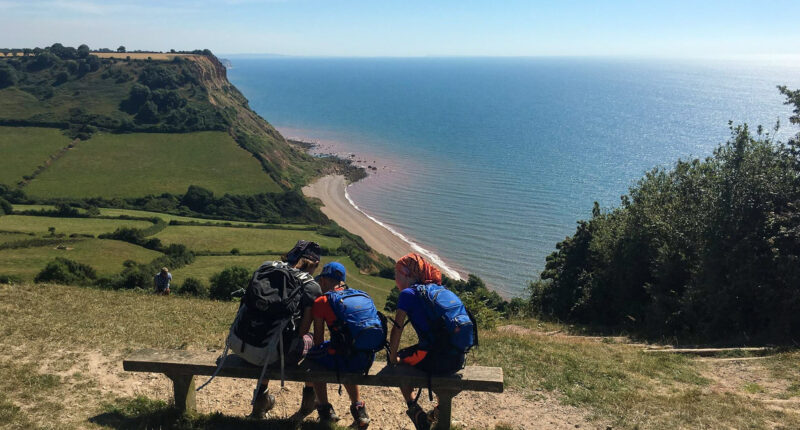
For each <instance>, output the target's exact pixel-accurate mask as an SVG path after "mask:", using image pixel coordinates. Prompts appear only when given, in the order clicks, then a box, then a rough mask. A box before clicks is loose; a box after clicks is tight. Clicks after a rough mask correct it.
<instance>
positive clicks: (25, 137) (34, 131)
mask: <svg viewBox="0 0 800 430" xmlns="http://www.w3.org/2000/svg"><path fill="white" fill-rule="evenodd" d="M2 98H3V97H2V96H0V99H2ZM0 103H2V102H0ZM69 143H70V139H69V138H68V137H66V136H64V134H63V133H62V132H61V131H60V130H56V129H53V128H38V127H0V154H2V156H0V184H6V185H16V183H17V182H19V181H21V180H22V177H23V176H25V175H30V174H31V173H33V172H34V171H35V170H36V168H37V167H38V166H40V165H42V164H44V162H45V161H46V160H48V158H49V157H50V156H51V155H53V154H55V153H57V152H58V151H59V150H61V149H62V148H64V147H66V146H67V145H69Z"/></svg>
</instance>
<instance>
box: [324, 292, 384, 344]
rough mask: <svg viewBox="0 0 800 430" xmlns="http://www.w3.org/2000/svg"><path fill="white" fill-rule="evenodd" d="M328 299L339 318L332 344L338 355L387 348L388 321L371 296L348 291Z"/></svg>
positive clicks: (332, 333) (331, 294) (331, 293)
mask: <svg viewBox="0 0 800 430" xmlns="http://www.w3.org/2000/svg"><path fill="white" fill-rule="evenodd" d="M325 295H326V296H327V297H328V303H330V305H331V309H333V314H334V315H336V323H335V324H334V327H332V328H333V330H331V342H332V343H333V346H334V348H336V350H337V351H342V353H343V354H345V355H350V354H353V353H355V352H376V351H379V350H381V349H383V348H385V347H386V317H385V316H383V314H381V313H380V312H378V310H377V309H376V308H375V303H374V302H373V301H372V298H370V296H369V295H368V294H367V293H365V292H363V291H360V290H355V289H352V288H345V289H343V290H339V291H329V292H327V293H325Z"/></svg>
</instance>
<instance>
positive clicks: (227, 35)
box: [0, 0, 800, 57]
mask: <svg viewBox="0 0 800 430" xmlns="http://www.w3.org/2000/svg"><path fill="white" fill-rule="evenodd" d="M798 16H800V1H797V0H794V1H786V0H781V1H772V0H762V1H739V0H728V1H716V0H712V1H704V0H695V1H684V0H673V1H662V2H651V1H646V0H640V1H602V0H597V1H588V0H563V1H552V2H544V1H501V0H496V1H473V0H461V1H451V0H444V1H436V0H428V1H417V0H405V1H394V0H369V1H367V0H216V1H211V0H201V1H188V0H175V1H169V0H162V1H152V0H140V1H132V0H105V1H100V0H41V1H37V0H0V47H13V48H16V47H19V48H21V47H33V46H45V45H51V44H52V43H54V42H61V43H64V44H65V45H72V46H77V45H79V44H81V43H87V44H88V45H89V46H90V47H92V48H101V47H108V48H116V47H117V46H119V45H125V46H126V47H127V48H128V49H129V50H132V49H149V50H169V49H171V48H174V49H179V50H183V49H196V48H209V49H211V50H212V51H214V52H215V53H219V54H236V53H274V54H285V55H322V56H449V55H464V56H540V55H546V56H551V55H567V56H586V55H592V56H648V57H708V56H712V57H726V56H754V55H763V56H776V55H798V54H800V25H797V17H798Z"/></svg>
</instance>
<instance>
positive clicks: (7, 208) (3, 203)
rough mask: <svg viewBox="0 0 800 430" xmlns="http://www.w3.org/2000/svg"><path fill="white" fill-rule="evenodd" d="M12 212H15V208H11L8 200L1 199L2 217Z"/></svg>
mask: <svg viewBox="0 0 800 430" xmlns="http://www.w3.org/2000/svg"><path fill="white" fill-rule="evenodd" d="M11 212H14V207H13V206H11V203H9V202H8V200H6V199H4V198H2V197H0V215H7V214H10V213H11Z"/></svg>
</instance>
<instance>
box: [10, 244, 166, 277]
mask: <svg viewBox="0 0 800 430" xmlns="http://www.w3.org/2000/svg"><path fill="white" fill-rule="evenodd" d="M66 246H67V249H56V247H55V246H47V247H45V246H40V247H35V248H22V249H4V250H0V274H3V275H15V276H19V277H21V278H23V279H25V280H29V281H30V280H33V278H34V277H35V276H36V274H37V273H39V271H41V270H42V269H43V268H44V266H46V265H47V263H48V262H49V261H50V260H52V259H54V258H56V257H64V258H68V259H70V260H74V261H77V262H80V263H84V264H88V265H90V266H92V267H93V268H95V270H97V274H98V275H113V274H115V273H119V272H120V271H121V270H122V268H123V266H122V263H123V262H124V261H125V260H133V261H136V262H138V263H147V262H149V261H151V260H153V259H154V258H156V257H158V256H159V255H161V254H160V253H158V252H156V251H151V250H149V249H145V248H142V247H140V246H136V245H132V244H130V243H127V242H120V241H116V240H104V239H87V240H82V241H80V242H76V243H69V244H67V245H66Z"/></svg>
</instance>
